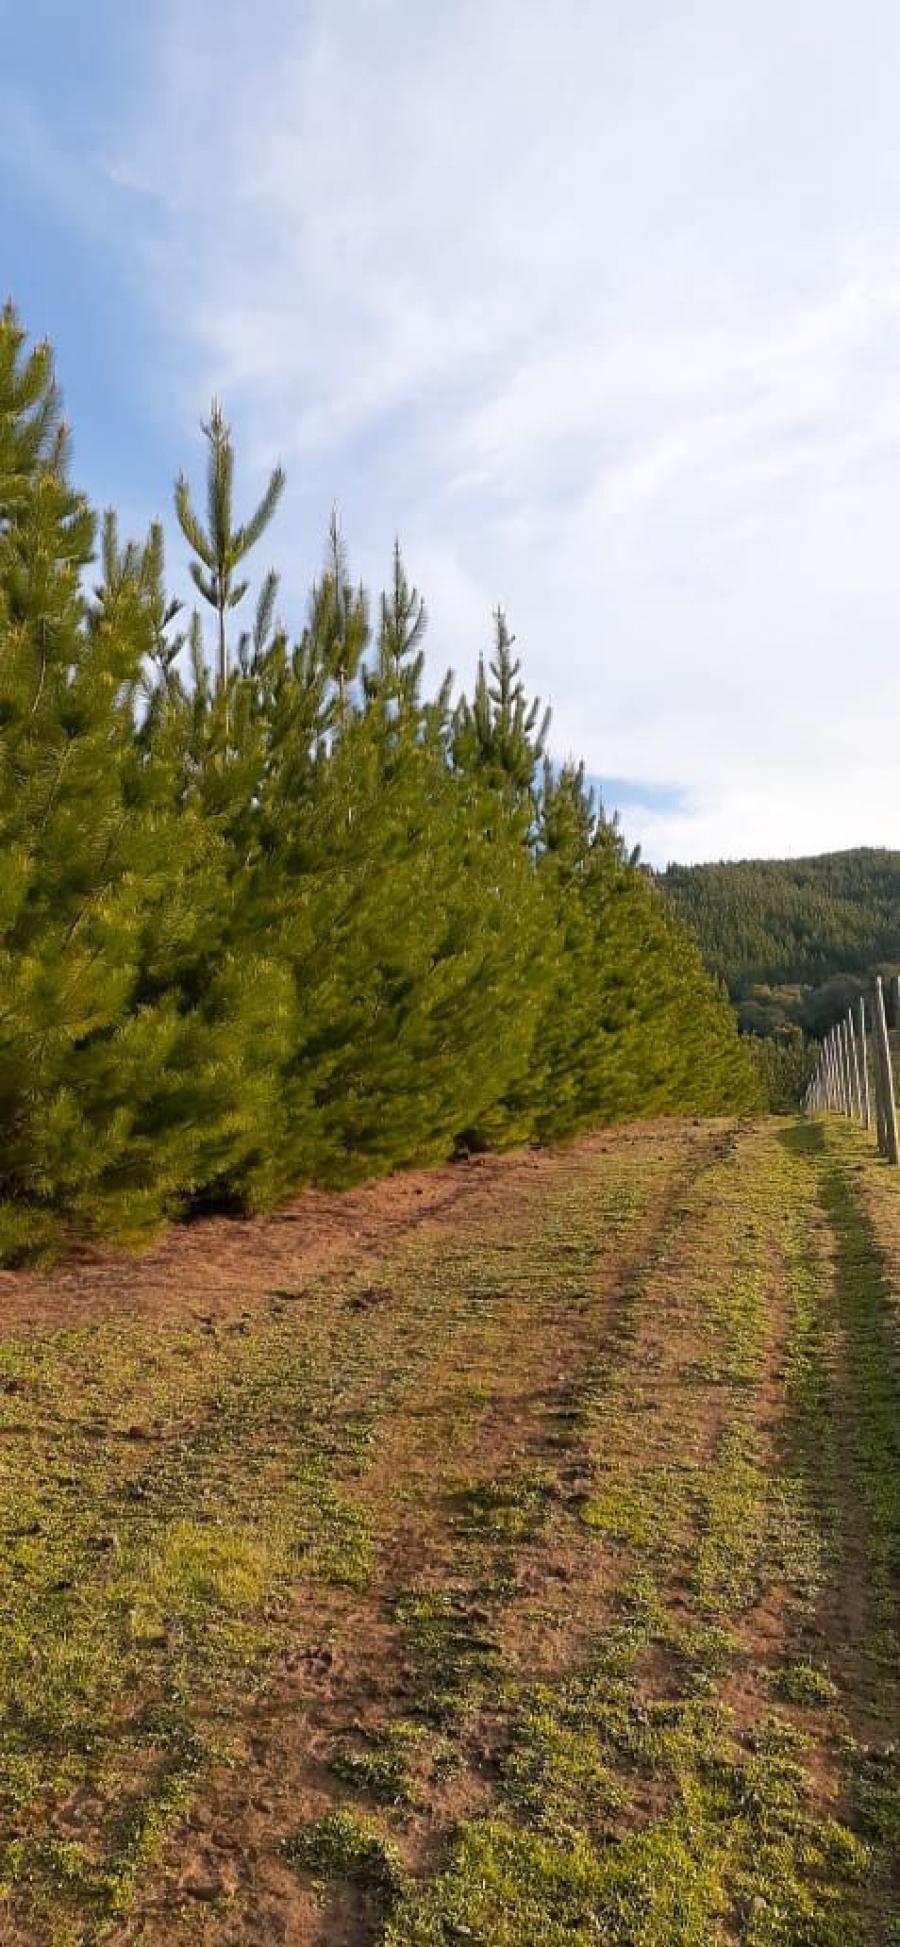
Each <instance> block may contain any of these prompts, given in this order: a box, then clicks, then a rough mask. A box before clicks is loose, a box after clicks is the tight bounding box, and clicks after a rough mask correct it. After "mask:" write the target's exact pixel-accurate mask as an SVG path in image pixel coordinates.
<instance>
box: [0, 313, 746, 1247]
mask: <svg viewBox="0 0 900 1947" xmlns="http://www.w3.org/2000/svg"><path fill="white" fill-rule="evenodd" d="M204 430H205V433H206V437H207V441H208V445H209V453H208V476H207V522H206V525H205V526H203V525H202V524H201V523H200V521H199V520H198V518H197V516H196V514H195V512H194V508H193V504H192V501H191V498H190V492H189V489H188V486H187V483H186V480H185V479H184V476H182V477H181V478H180V479H179V482H178V485H177V488H176V508H177V512H178V518H179V521H180V524H181V528H182V530H183V532H184V533H185V535H186V537H187V539H188V541H189V543H190V545H191V547H192V549H193V551H194V560H193V562H192V567H191V573H192V576H193V580H194V582H195V585H196V587H197V589H198V590H199V592H200V594H201V595H202V596H203V598H204V600H205V601H206V602H207V603H208V604H209V605H210V606H211V607H212V608H213V610H214V612H215V617H216V642H215V652H214V655H215V665H216V676H215V679H214V678H213V677H212V675H211V673H210V668H209V664H208V661H207V657H206V652H205V646H204V639H203V628H202V622H201V619H200V616H199V615H198V614H197V613H196V612H195V613H194V614H193V615H192V616H190V617H188V618H186V619H185V618H184V617H183V611H182V605H181V603H180V601H179V600H177V599H176V598H173V597H172V596H170V595H169V593H168V591H167V589H166V584H165V560H164V550H163V540H162V531H161V529H160V527H159V526H158V525H155V526H154V527H153V528H151V531H150V534H149V535H148V537H147V539H146V540H145V541H143V542H133V541H123V540H122V539H121V538H120V535H119V530H118V525H117V522H116V519H115V516H114V514H112V513H107V514H106V516H105V517H104V519H103V521H102V522H101V523H99V524H98V522H97V519H96V516H95V514H94V512H93V510H92V509H91V508H90V507H89V506H88V505H87V503H86V501H85V499H84V496H83V495H82V494H80V493H79V492H78V490H77V488H76V487H74V486H73V485H72V484H71V481H70V476H69V455H68V435H67V432H66V429H65V427H64V424H63V422H62V418H61V410H60V400H59V393H58V389H57V386H56V380H55V377H54V371H53V360H52V355H51V353H50V351H49V348H48V347H47V346H45V345H39V346H35V347H29V345H28V342H27V339H26V335H25V332H24V330H23V327H22V326H21V324H20V322H19V320H18V317H17V315H16V313H15V312H14V311H13V309H12V307H7V309H6V310H5V311H4V312H3V313H2V316H0V857H2V873H0V1260H3V1261H7V1262H15V1261H18V1260H19V1259H22V1258H26V1257H29V1256H34V1255H36V1254H40V1253H41V1252H50V1251H53V1250H56V1249H58V1248H59V1247H60V1245H61V1244H62V1243H64V1242H65V1240H66V1239H67V1238H69V1237H72V1236H113V1237H117V1238H121V1239H125V1240H126V1241H127V1240H131V1241H138V1240H140V1239H141V1238H143V1237H145V1236H147V1235H148V1234H150V1233H151V1232H152V1230H153V1229H154V1227H155V1226H157V1225H158V1224H159V1223H160V1222H161V1221H163V1219H165V1218H166V1217H168V1216H172V1215H174V1214H177V1213H178V1212H179V1211H180V1210H189V1209H196V1208H199V1207H204V1208H219V1209H242V1210H257V1209H261V1208H264V1207H266V1206H268V1205H270V1204H271V1203H273V1202H274V1201H275V1200H277V1199H278V1198H282V1197H284V1196H286V1195H288V1194H289V1193H290V1192H291V1191H292V1190H293V1189H294V1188H295V1187H297V1186H298V1185H300V1184H303V1183H307V1182H320V1183H334V1184H344V1183H348V1182H350V1181H352V1180H353V1179H354V1178H357V1177H360V1176H363V1175H372V1174H375V1173H378V1172H382V1171H387V1170H390V1169H393V1168H397V1167H400V1166H402V1165H406V1164H412V1163H416V1162H430V1161H436V1160H438V1159H441V1158H446V1157H450V1156H453V1155H454V1154H458V1153H460V1152H463V1151H471V1150H473V1149H483V1148H489V1147H494V1146H498V1145H504V1144H512V1143H522V1142H542V1141H550V1140H554V1141H555V1140H559V1139H561V1138H564V1137H566V1136H568V1135H570V1134H572V1133H573V1132H574V1131H576V1130H577V1129H580V1128H583V1127H585V1126H589V1125H591V1124H597V1123H602V1122H610V1121H614V1120H617V1119H620V1118H622V1117H637V1116H642V1115H652V1114H659V1113H662V1112H668V1111H678V1110H691V1111H695V1112H698V1113H704V1112H707V1111H717V1110H731V1109H743V1108H749V1107H753V1106H755V1104H756V1102H757V1100H758V1096H759V1083H758V1082H757V1079H756V1073H755V1070H754V1069H753V1067H752V1065H751V1064H750V1062H749V1059H748V1057H747V1055H746V1050H745V1049H744V1048H743V1047H742V1046H741V1044H740V1042H739V1040H738V1037H737V1035H736V1032H735V1027H734V1021H733V1016H732V1015H731V1012H730V1010H729V1008H728V1006H727V1004H726V1002H725V999H724V997H723V995H722V993H721V992H720V990H719V989H718V987H717V986H716V985H715V983H714V982H713V981H712V980H711V979H710V977H709V976H708V975H707V974H706V973H705V972H704V970H703V967H702V965H701V962H700V958H699V954H698V951H697V949H696V947H695V946H694V945H693V943H692V941H691V939H690V937H689V936H688V935H687V934H686V932H685V931H684V930H683V929H682V927H681V926H680V924H679V922H678V920H677V919H676V918H675V916H674V915H673V913H672V911H671V908H670V907H669V905H668V904H667V903H665V902H664V901H663V899H662V897H661V895H660V894H659V893H658V892H657V891H656V889H655V887H654V885H653V883H652V881H651V879H650V877H649V876H648V875H647V874H645V873H644V872H643V871H642V870H641V868H640V866H639V864H638V862H637V859H636V857H635V855H633V854H632V855H629V854H628V853H627V852H626V850H625V847H624V844H623V841H622V838H621V835H620V834H619V832H618V830H617V827H616V824H615V822H614V821H612V822H611V821H609V820H608V819H607V818H606V817H605V815H604V813H603V810H602V807H599V806H597V805H596V804H595V803H594V801H593V799H592V798H591V796H590V794H589V793H588V792H586V790H585V785H584V778H583V773H582V772H581V771H580V770H579V769H578V768H577V767H576V766H573V765H568V766H565V767H563V769H562V770H561V771H560V770H556V769H554V767H553V766H552V765H551V764H550V762H549V760H548V759H547V757H546V747H547V738H548V732H549V713H548V712H547V711H546V710H544V709H543V708H542V706H541V705H540V703H539V702H538V701H536V700H534V699H531V698H529V696H528V694H527V691H526V688H525V684H524V679H523V676H522V671H521V666H520V662H519V659H518V657H517V656H516V655H515V654H514V646H513V645H514V637H513V636H512V635H511V633H510V631H509V629H508V626H507V622H506V618H505V616H504V614H503V612H502V610H498V611H497V612H496V614H495V616H494V641H493V648H492V654H491V656H490V658H489V660H488V662H487V663H486V662H485V661H484V660H483V661H482V662H481V664H480V665H479V669H478V675H477V678H476V682H475V687H474V691H473V694H472V696H471V697H462V698H461V699H459V700H457V701H456V702H455V703H454V701H453V679H452V676H451V675H449V674H448V675H447V676H446V677H445V678H444V680H443V681H442V682H441V683H440V684H439V685H438V688H437V690H436V692H435V693H434V694H431V695H429V694H427V693H426V690H425V661H424V649H423V640H424V634H425V629H426V621H427V618H426V612H425V606H424V603H423V601H422V598H421V596H420V595H419V593H418V591H417V590H416V589H415V588H414V587H413V586H411V584H410V583H409V581H408V579H407V576H406V571H405V567H404V564H403V559H402V556H401V553H400V548H399V545H398V546H396V547H395V550H394V557H393V561H392V564H391V574H390V577H389V582H388V586H387V588H386V589H385V590H384V591H383V592H382V593H381V595H380V597H379V598H378V600H377V602H376V603H374V604H370V600H369V597H368V594H367V592H366V590H365V589H364V588H362V587H360V586H358V585H355V584H354V582H353V580H352V577H351V574H350V571H349V568H348V565H347V557H346V549H345V545H344V541H343V537H342V534H341V530H340V525H339V522H338V519H337V515H336V513H335V514H333V515H332V519H331V523H330V527H329V533H328V540H327V547H326V553H325V561H324V565H323V568H322V571H321V574H320V576H319V578H318V580H317V581H316V582H315V583H314V585H313V587H312V589H311V592H310V597H309V602H308V606H307V613H306V616H305V619H304V621H303V624H302V627H301V628H300V631H299V633H298V634H297V635H296V636H295V637H293V638H292V636H291V634H290V633H289V631H288V629H287V628H286V626H285V625H284V624H283V623H282V622H281V620H280V619H279V618H278V616H277V614H276V604H277V600H278V578H277V575H276V574H275V571H274V570H270V571H269V572H268V574H266V575H265V576H264V577H263V579H262V581H261V583H260V585H259V587H258V589H257V591H256V601H255V614H254V622H253V626H252V628H250V629H249V630H245V631H244V632H243V634H242V636H241V638H240V642H239V650H238V655H237V657H236V659H235V661H234V662H233V663H232V661H231V659H230V657H229V655H228V647H227V637H226V633H225V618H226V615H227V611H228V610H229V608H232V607H234V606H235V605H236V604H237V602H239V601H240V600H242V599H243V597H244V595H245V594H248V593H249V592H250V579H249V575H248V574H246V573H244V564H245V562H246V561H247V558H248V557H249V555H250V553H251V551H252V549H253V547H254V546H255V544H256V542H257V541H258V540H259V539H260V537H261V535H262V534H263V532H264V531H265V528H266V526H267V525H268V521H269V519H270V518H271V515H272V513H273V511H274V508H275V506H276V505H277V502H278V500H279V498H280V496H281V492H282V488H283V484H284V481H283V475H282V473H281V470H280V469H276V470H275V472H274V473H273V474H272V476H271V479H270V482H269V486H268V488H267V490H266V493H265V495H264V496H263V498H262V499H261V501H260V503H259V505H258V507H257V509H256V511H255V513H254V514H253V516H252V518H251V519H250V520H249V521H248V522H246V523H245V524H243V525H240V526H236V525H235V523H234V518H233V511H232V503H233V480H234V452H233V446H232V441H231V435H230V432H229V430H228V426H227V422H226V420H225V418H224V415H223V412H222V409H221V407H220V406H219V405H218V404H217V403H214V406H213V410H212V413H211V415H210V420H209V422H208V424H207V426H206V427H205V429H204ZM98 541H99V553H97V552H96V551H97V549H98ZM239 569H240V570H241V571H242V573H243V579H238V570H239ZM373 614H374V615H375V617H376V618H377V623H376V626H375V628H374V629H373V626H372V621H371V616H372V615H373Z"/></svg>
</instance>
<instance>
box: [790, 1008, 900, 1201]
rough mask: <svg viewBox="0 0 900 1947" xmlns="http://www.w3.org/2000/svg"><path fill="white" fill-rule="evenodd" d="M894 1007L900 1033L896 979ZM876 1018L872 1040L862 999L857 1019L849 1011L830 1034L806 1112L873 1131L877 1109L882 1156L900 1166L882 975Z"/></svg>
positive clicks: (813, 1078) (815, 1072)
mask: <svg viewBox="0 0 900 1947" xmlns="http://www.w3.org/2000/svg"><path fill="white" fill-rule="evenodd" d="M895 1001H896V1015H897V1026H898V1028H900V974H898V975H897V976H896V984H895ZM871 1013H872V1032H871V1036H870V1035H868V1034H867V1032H866V1004H865V1001H864V1000H863V997H862V995H860V997H859V1000H858V1002H857V1006H856V1019H855V1020H854V1011H853V1008H852V1007H850V1008H848V1009H847V1013H846V1016H845V1017H844V1018H843V1019H842V1020H840V1021H839V1022H838V1023H837V1025H836V1027H833V1028H831V1029H830V1031H829V1033H828V1034H826V1036H825V1038H824V1040H823V1042H822V1046H821V1049H820V1051H819V1058H818V1061H817V1062H816V1066H815V1068H814V1070H813V1073H812V1076H811V1078H810V1081H809V1083H808V1085H807V1089H806V1094H805V1095H804V1098H803V1107H804V1109H805V1111H806V1113H807V1115H815V1114H822V1113H825V1114H827V1113H828V1112H829V1111H830V1112H832V1113H834V1114H837V1115H845V1116H848V1117H850V1119H851V1120H852V1121H859V1122H861V1123H862V1125H863V1128H864V1129H871V1127H872V1123H873V1107H874V1123H875V1132H876V1141H877V1145H878V1149H879V1152H880V1154H881V1155H882V1156H884V1157H886V1158H887V1161H888V1162H889V1163H893V1164H894V1165H897V1164H900V1140H898V1134H897V1104H896V1099H895V1095H894V1074H893V1068H892V1065H891V1044H890V1041H889V1039H888V1031H887V1015H886V1012H885V1004H884V986H883V983H882V979H881V975H880V974H878V975H877V977H876V980H875V992H874V995H873V999H872V1005H871ZM870 1051H871V1070H870ZM873 1084H874V1105H873Z"/></svg>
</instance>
